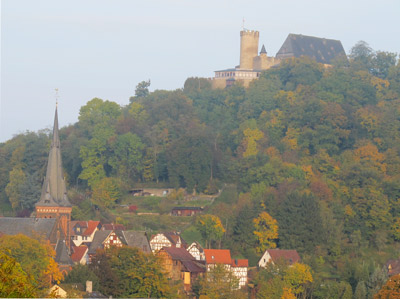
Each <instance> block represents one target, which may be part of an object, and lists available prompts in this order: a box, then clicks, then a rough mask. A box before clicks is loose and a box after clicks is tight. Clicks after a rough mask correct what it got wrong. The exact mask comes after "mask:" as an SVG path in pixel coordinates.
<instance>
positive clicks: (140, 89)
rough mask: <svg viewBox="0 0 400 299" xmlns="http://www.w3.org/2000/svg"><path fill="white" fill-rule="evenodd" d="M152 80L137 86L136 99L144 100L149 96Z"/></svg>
mask: <svg viewBox="0 0 400 299" xmlns="http://www.w3.org/2000/svg"><path fill="white" fill-rule="evenodd" d="M149 87H150V79H149V80H147V81H142V82H139V83H138V85H136V89H135V97H137V98H144V97H146V96H148V95H149Z"/></svg>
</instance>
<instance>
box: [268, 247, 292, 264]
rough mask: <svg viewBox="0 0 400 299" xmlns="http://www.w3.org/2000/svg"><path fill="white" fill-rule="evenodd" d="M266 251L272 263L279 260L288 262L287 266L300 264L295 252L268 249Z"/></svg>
mask: <svg viewBox="0 0 400 299" xmlns="http://www.w3.org/2000/svg"><path fill="white" fill-rule="evenodd" d="M267 251H268V253H269V255H270V256H271V259H272V262H274V263H276V262H278V261H279V260H280V259H284V260H285V261H287V262H289V265H292V264H295V263H298V262H300V256H299V254H298V253H297V251H296V250H286V249H268V250H267Z"/></svg>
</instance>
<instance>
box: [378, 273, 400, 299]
mask: <svg viewBox="0 0 400 299" xmlns="http://www.w3.org/2000/svg"><path fill="white" fill-rule="evenodd" d="M390 298H400V274H397V275H394V276H392V277H390V278H389V280H388V281H387V282H386V284H385V285H383V286H382V288H381V289H380V290H379V292H378V293H377V294H375V295H374V299H390Z"/></svg>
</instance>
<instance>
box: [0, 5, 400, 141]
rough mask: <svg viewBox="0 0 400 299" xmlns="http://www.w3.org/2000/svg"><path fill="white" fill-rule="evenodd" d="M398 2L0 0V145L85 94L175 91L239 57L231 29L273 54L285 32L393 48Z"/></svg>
mask: <svg viewBox="0 0 400 299" xmlns="http://www.w3.org/2000/svg"><path fill="white" fill-rule="evenodd" d="M399 15H400V1H399V0H374V1H369V0H346V1H344V0H335V1H334V0H331V1H324V0H278V1H277V0H274V1H269V0H264V1H253V0H243V1H239V0H229V1H228V0H226V1H219V0H212V1H210V0H196V1H191V0H175V1H173V0H171V1H169V0H158V1H155V0H154V1H153V0H142V1H135V0H126V1H123V0H113V1H111V0H68V1H67V0H65V1H55V0H2V1H1V106H0V107H1V111H0V118H1V119H0V142H2V141H5V140H7V139H10V138H11V137H12V136H13V135H14V134H17V133H21V132H25V131H27V130H30V131H37V130H39V129H44V128H51V126H52V122H53V113H54V108H55V92H54V89H55V88H58V89H59V121H60V126H65V125H68V124H72V123H75V122H76V121H77V119H78V115H79V109H80V107H81V106H83V105H85V104H86V103H87V102H88V101H89V100H91V99H92V98H94V97H99V98H102V99H104V100H111V101H115V102H117V103H119V104H121V105H126V104H128V102H129V97H130V96H132V95H133V94H134V90H135V86H136V85H137V83H139V82H140V81H143V80H147V79H150V80H151V87H150V90H155V89H168V90H172V89H177V88H182V87H183V84H184V82H185V80H186V78H188V77H212V76H213V75H214V73H213V71H214V70H220V69H224V68H229V67H234V66H235V65H237V64H238V63H239V46H240V45H239V41H240V40H239V38H240V36H239V32H240V30H241V28H242V19H243V18H244V19H245V28H248V29H255V30H258V31H259V32H260V47H261V45H262V44H265V47H266V50H267V52H268V55H270V56H274V55H275V54H276V52H277V51H278V50H279V48H280V46H281V45H282V43H283V42H284V40H285V39H286V37H287V35H288V34H289V33H296V34H303V35H312V36H317V37H325V38H331V39H338V40H341V42H342V44H343V47H344V49H345V51H346V52H347V53H348V52H349V51H350V49H351V47H352V46H354V45H355V43H356V42H357V41H359V40H364V41H366V42H367V43H369V45H370V46H371V47H372V48H373V49H374V50H382V51H389V52H396V53H398V52H400V38H399V37H400V21H399Z"/></svg>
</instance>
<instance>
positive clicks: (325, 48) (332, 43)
mask: <svg viewBox="0 0 400 299" xmlns="http://www.w3.org/2000/svg"><path fill="white" fill-rule="evenodd" d="M338 55H344V56H345V55H346V53H345V51H344V49H343V46H342V43H341V42H340V41H339V40H333V39H326V38H319V37H314V36H306V35H301V34H292V33H291V34H289V35H288V37H287V38H286V40H285V42H284V43H283V45H282V47H281V48H280V49H279V51H278V53H277V54H276V58H278V59H285V58H289V57H300V56H308V57H311V58H313V59H315V60H316V61H317V62H319V63H324V64H330V63H331V62H332V59H333V58H335V57H337V56H338Z"/></svg>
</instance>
